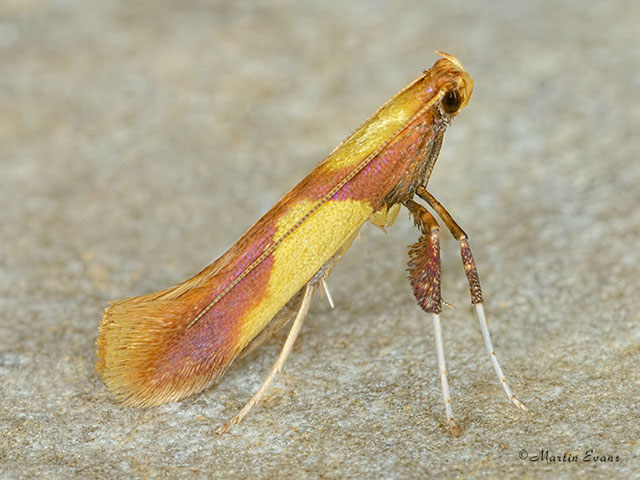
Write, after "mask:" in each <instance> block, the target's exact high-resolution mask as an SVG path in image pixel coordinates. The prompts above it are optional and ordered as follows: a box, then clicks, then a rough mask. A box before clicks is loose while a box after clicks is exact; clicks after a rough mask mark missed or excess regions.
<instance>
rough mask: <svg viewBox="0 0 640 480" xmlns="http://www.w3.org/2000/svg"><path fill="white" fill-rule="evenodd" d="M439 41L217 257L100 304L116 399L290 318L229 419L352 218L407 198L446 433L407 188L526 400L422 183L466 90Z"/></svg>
mask: <svg viewBox="0 0 640 480" xmlns="http://www.w3.org/2000/svg"><path fill="white" fill-rule="evenodd" d="M437 53H438V54H439V55H440V56H441V57H442V58H440V59H439V60H437V61H436V62H435V64H434V65H433V66H432V67H431V68H430V69H429V70H426V71H424V72H423V74H422V75H421V76H420V77H418V78H417V79H416V80H415V81H413V82H412V83H411V84H409V85H408V86H406V87H405V88H403V89H402V90H400V91H399V92H398V93H397V94H396V95H394V96H393V97H392V98H391V99H390V100H388V101H387V102H386V103H384V104H383V105H382V106H381V107H380V108H379V109H378V110H377V111H376V112H375V113H374V114H373V115H372V116H371V117H370V118H369V119H368V120H367V121H366V122H364V123H363V124H362V125H361V126H360V127H359V128H358V129H357V130H356V131H355V132H354V133H352V134H351V135H350V136H349V137H348V138H347V139H346V140H344V141H343V142H342V143H340V144H339V145H338V146H337V147H336V148H335V149H334V150H333V152H331V154H329V156H328V157H327V158H326V159H325V160H324V161H322V162H321V163H319V164H318V165H317V166H316V167H315V168H314V169H313V170H312V171H311V173H309V174H308V175H307V176H306V177H305V178H304V179H303V180H302V181H301V182H300V183H299V184H298V185H296V186H295V187H293V189H292V190H290V191H289V192H288V193H287V194H286V195H285V196H284V197H283V198H282V199H281V200H279V201H278V202H277V203H276V204H275V205H274V206H273V207H272V208H271V209H270V210H269V211H268V212H267V213H266V214H265V215H264V216H263V217H262V218H261V219H260V220H258V221H257V222H256V223H255V224H254V225H253V226H252V227H251V228H249V230H247V232H246V233H245V234H244V235H243V236H242V237H241V238H240V239H239V240H238V241H237V242H236V243H235V244H233V245H232V246H231V248H229V250H228V251H227V252H226V253H224V254H223V255H222V256H221V257H220V258H218V259H217V260H216V261H215V262H213V263H212V264H211V265H209V266H208V267H206V268H205V269H204V270H202V271H201V272H200V273H198V274H196V275H195V276H193V277H192V278H190V279H188V280H186V281H184V282H182V283H180V284H178V285H176V286H175V287H171V288H168V289H165V290H161V291H158V292H155V293H150V294H147V295H142V296H137V297H132V298H127V299H124V300H119V301H114V302H112V303H111V304H110V306H109V307H108V308H107V309H106V310H105V311H104V314H103V317H102V322H101V324H100V327H99V329H98V337H97V341H96V344H97V357H98V361H97V365H96V368H97V371H98V373H99V374H100V375H101V377H102V378H103V380H104V382H105V384H106V385H107V387H108V388H109V390H110V391H111V392H112V393H113V394H114V395H115V397H116V398H117V399H118V400H120V401H122V402H124V403H125V404H128V405H132V406H140V407H143V406H151V405H160V404H163V403H166V402H173V401H176V400H180V399H181V398H184V397H186V396H187V395H191V394H193V393H196V392H199V391H201V390H202V389H203V388H205V387H206V386H207V385H209V384H210V383H211V382H212V381H214V380H216V379H218V378H219V377H221V375H222V374H223V373H224V371H225V370H226V369H227V367H229V365H230V364H231V363H232V362H233V360H234V359H235V358H237V357H238V356H239V355H245V354H246V353H247V352H249V351H251V350H253V349H254V348H255V347H257V346H258V345H260V344H261V343H262V342H264V341H265V340H266V339H267V338H269V337H270V336H271V335H272V334H273V333H274V332H275V331H277V330H278V329H280V328H281V327H283V326H284V325H286V324H287V323H289V322H290V321H291V319H293V323H292V325H291V329H290V331H289V334H288V336H287V339H286V342H285V344H284V347H283V349H282V351H281V353H280V355H279V357H278V359H277V361H276V363H275V365H274V366H273V368H272V369H271V371H270V373H269V375H268V376H267V378H266V379H265V381H264V383H263V384H262V386H261V387H260V388H259V390H258V391H257V392H256V393H255V395H254V396H253V397H252V398H251V399H250V400H249V401H248V402H247V404H246V405H245V406H244V407H243V408H242V409H241V410H240V411H239V413H238V414H237V415H236V416H234V417H232V418H231V419H230V420H229V421H227V422H226V423H225V424H224V425H222V426H221V427H220V428H219V429H218V432H219V433H220V432H225V431H228V430H229V429H230V428H231V427H232V426H233V425H234V424H237V423H238V422H240V421H241V420H242V419H243V418H244V417H245V416H246V415H247V413H248V412H249V410H250V409H251V408H252V407H253V406H254V405H256V404H257V403H258V402H259V400H260V399H261V398H262V396H263V395H264V393H265V391H266V390H267V388H268V387H269V385H270V384H271V382H272V381H273V379H274V377H275V375H276V374H277V373H278V372H280V371H281V369H282V367H283V364H284V362H285V360H286V358H287V356H288V355H289V353H290V352H291V349H292V346H293V343H294V341H295V339H296V337H297V335H298V332H299V331H300V328H301V327H302V323H303V321H304V319H305V316H306V315H307V311H308V309H309V303H310V302H311V298H312V296H313V294H314V292H315V291H316V290H318V288H323V289H324V290H325V291H326V293H327V297H328V298H329V301H330V303H333V302H332V300H331V295H330V293H329V290H328V287H327V283H326V280H327V277H328V276H329V274H330V273H331V271H332V270H333V268H334V267H335V265H336V264H337V263H338V261H339V260H340V258H341V257H342V255H343V254H344V253H345V252H346V251H347V250H348V249H349V247H350V246H351V243H352V242H353V240H354V238H355V237H356V236H357V235H358V233H359V231H360V228H361V227H362V226H363V224H364V223H365V222H367V221H370V222H372V223H373V224H374V225H376V226H379V227H382V228H386V227H388V226H390V225H391V224H393V222H394V220H395V219H396V217H397V215H398V212H399V210H400V208H401V207H402V206H404V207H406V208H407V210H408V211H409V213H410V215H411V216H412V217H413V220H414V223H415V225H416V227H417V228H418V231H419V233H420V237H419V240H418V241H417V243H415V244H413V245H411V247H410V248H409V258H410V259H409V268H408V272H409V275H408V276H409V281H410V283H411V286H412V288H413V293H414V296H415V298H416V300H417V303H418V305H419V306H420V307H421V308H422V309H423V310H424V311H425V312H426V313H428V314H430V316H431V317H432V320H433V325H434V329H435V342H436V352H437V357H438V365H439V370H440V380H441V384H442V393H443V397H444V403H445V409H446V415H447V422H448V425H449V428H450V430H451V432H452V433H453V434H454V435H456V436H457V435H458V428H457V426H456V423H455V420H454V416H453V413H452V408H451V401H450V398H449V386H448V381H447V370H446V366H445V359H444V350H443V342H442V332H441V325H440V313H441V311H442V303H443V301H442V299H441V297H440V271H441V267H440V243H439V226H438V222H437V220H436V218H435V217H434V216H433V215H432V213H430V211H429V210H428V209H427V208H426V207H425V206H424V205H423V204H421V203H418V202H417V201H416V199H421V200H422V201H424V202H425V203H426V204H427V205H428V206H430V207H431V209H432V210H433V211H434V212H435V213H436V214H437V215H438V216H439V217H440V218H441V220H442V221H443V222H444V224H445V226H446V227H447V228H448V229H449V231H450V232H451V233H452V235H453V236H454V237H455V238H456V239H458V240H459V241H460V250H461V254H462V262H463V264H464V268H465V272H466V275H467V279H468V282H469V287H470V292H471V302H472V304H473V305H474V307H475V311H476V314H477V316H478V319H479V321H480V326H481V330H482V334H483V336H484V341H485V345H486V348H487V351H488V352H489V354H490V357H491V362H492V364H493V367H494V369H495V371H496V373H497V375H498V378H499V380H500V383H501V384H502V386H503V388H504V390H505V392H506V394H507V396H508V398H509V400H510V401H511V402H513V403H514V404H515V405H516V406H517V407H519V408H521V409H523V410H526V407H525V406H524V404H522V403H521V402H520V401H519V400H518V399H517V398H516V397H515V396H514V395H513V393H512V392H511V389H510V388H509V386H508V385H507V381H506V379H505V377H504V375H503V373H502V369H501V368H500V365H499V364H498V361H497V359H496V356H495V353H494V350H493V346H492V343H491V336H490V334H489V330H488V327H487V322H486V318H485V313H484V308H483V301H482V290H481V288H480V281H479V278H478V273H477V270H476V266H475V263H474V260H473V256H472V254H471V250H470V247H469V242H468V238H467V235H466V234H465V233H464V231H463V230H462V229H461V228H460V227H459V226H458V225H457V224H456V222H455V221H454V220H453V218H452V217H451V215H450V214H449V213H448V212H447V211H446V210H445V208H444V207H443V206H442V205H441V204H440V203H439V202H438V201H437V200H436V199H435V198H434V197H433V196H432V195H431V194H430V193H429V191H428V190H427V182H428V180H429V177H430V175H431V172H432V170H433V167H434V165H435V162H436V159H437V158H438V154H439V152H440V147H441V145H442V140H443V136H444V133H445V130H446V129H447V127H448V126H449V124H450V123H451V120H452V119H453V118H454V117H455V116H456V115H458V113H460V111H461V110H462V109H463V108H464V107H465V106H466V105H467V102H468V101H469V97H470V96H471V92H472V91H473V80H472V78H471V77H470V76H469V74H468V73H467V72H466V70H465V69H464V67H463V66H462V64H461V63H460V61H459V60H458V59H456V58H455V57H454V56H452V55H449V54H447V53H444V52H437Z"/></svg>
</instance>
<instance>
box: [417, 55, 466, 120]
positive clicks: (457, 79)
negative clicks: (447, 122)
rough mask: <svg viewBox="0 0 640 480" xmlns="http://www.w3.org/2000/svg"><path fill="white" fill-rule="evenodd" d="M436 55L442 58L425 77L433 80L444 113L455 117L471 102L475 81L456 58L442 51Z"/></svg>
mask: <svg viewBox="0 0 640 480" xmlns="http://www.w3.org/2000/svg"><path fill="white" fill-rule="evenodd" d="M436 53H437V54H438V55H440V56H441V57H442V58H441V59H440V60H438V61H437V62H436V63H435V64H434V65H433V67H431V68H430V69H429V70H427V71H426V72H425V75H428V76H429V77H431V79H432V82H433V88H434V90H435V91H436V92H437V95H438V96H439V102H440V108H441V109H442V111H443V112H445V113H447V114H448V115H450V116H451V117H454V116H456V115H457V114H458V113H459V112H460V110H462V109H463V108H464V107H465V106H466V105H467V103H468V102H469V97H470V96H471V92H473V79H472V78H471V77H470V76H469V74H468V73H467V71H466V70H465V69H464V67H463V66H462V63H461V62H460V60H458V59H457V58H456V57H454V56H453V55H449V54H448V53H444V52H440V51H438V52H436Z"/></svg>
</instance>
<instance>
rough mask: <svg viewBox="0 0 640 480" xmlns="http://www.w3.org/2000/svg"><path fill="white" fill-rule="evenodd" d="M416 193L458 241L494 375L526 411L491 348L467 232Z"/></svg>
mask: <svg viewBox="0 0 640 480" xmlns="http://www.w3.org/2000/svg"><path fill="white" fill-rule="evenodd" d="M416 193H417V194H418V196H419V197H420V198H422V199H423V200H424V201H425V202H427V203H428V204H429V206H431V208H433V209H434V210H435V211H436V213H437V214H438V216H440V218H441V219H442V221H443V222H444V223H445V225H446V226H447V228H448V229H449V231H450V232H451V235H453V236H454V238H456V239H457V240H459V241H460V253H461V256H462V264H463V266H464V271H465V273H466V275H467V280H468V282H469V292H470V295H471V303H472V304H473V306H474V308H475V311H476V315H477V316H478V320H479V322H480V330H481V331H482V336H483V338H484V344H485V347H486V349H487V352H488V353H489V356H490V357H491V363H492V365H493V369H494V370H495V372H496V375H498V380H500V383H501V384H502V387H503V388H504V391H505V393H506V394H507V397H509V400H510V401H511V402H513V404H514V405H515V406H517V407H518V408H520V409H522V410H525V411H526V410H527V407H526V406H525V405H524V404H523V403H522V402H521V401H520V400H518V399H517V398H516V396H515V395H514V394H513V392H512V391H511V388H509V385H508V383H507V379H506V377H505V376H504V373H502V368H501V367H500V364H499V363H498V359H497V358H496V353H495V350H494V348H493V343H492V341H491V334H490V333H489V326H488V325H487V318H486V316H485V312H484V306H483V302H482V288H481V286H480V277H479V276H478V270H477V269H476V264H475V262H474V260H473V255H472V254H471V248H470V247H469V240H468V237H467V234H466V233H464V230H462V228H460V226H459V225H458V224H457V223H456V222H455V220H454V219H453V218H452V217H451V215H450V214H449V212H447V210H446V209H445V208H444V207H443V206H442V204H441V203H440V202H438V200H436V198H435V197H434V196H433V195H431V194H430V193H429V192H428V191H427V189H426V188H424V187H418V189H417V191H416Z"/></svg>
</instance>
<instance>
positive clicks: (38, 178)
mask: <svg viewBox="0 0 640 480" xmlns="http://www.w3.org/2000/svg"><path fill="white" fill-rule="evenodd" d="M434 50H443V51H446V52H448V53H451V54H453V55H455V56H456V57H458V58H459V59H460V60H461V61H462V62H463V63H464V65H465V67H466V68H467V70H468V71H469V73H470V74H471V75H472V77H473V78H474V79H475V90H474V93H473V96H472V98H471V101H470V103H469V105H468V107H467V108H466V109H465V110H464V112H463V113H462V114H461V115H460V116H459V117H458V118H456V119H455V121H454V122H453V124H452V126H451V128H450V130H449V132H448V133H447V135H446V137H445V143H444V147H443V149H442V153H441V156H440V160H439V162H438V164H437V166H436V168H435V170H434V173H433V176H432V178H431V181H430V190H431V191H432V193H433V194H434V195H436V196H437V197H438V199H439V200H440V201H441V202H442V203H443V204H444V205H445V206H446V207H447V208H448V210H449V211H450V212H451V213H452V215H453V216H454V217H455V218H456V220H457V221H458V222H459V223H460V224H461V226H462V227H463V228H464V229H465V230H466V231H467V233H468V234H469V236H470V238H471V245H472V248H473V251H474V254H475V257H476V262H477V264H478V268H479V272H480V276H481V279H482V281H483V286H484V290H485V298H486V307H487V310H488V313H489V321H490V325H491V326H492V332H493V335H494V342H495V344H496V350H497V354H498V357H499V359H500V360H501V362H502V364H503V367H504V369H505V373H506V374H507V376H508V378H509V379H510V381H511V384H512V387H513V389H514V391H515V392H516V393H517V394H518V396H519V397H520V398H521V399H522V400H523V401H524V402H525V403H526V404H527V405H528V406H529V408H530V412H529V413H528V414H523V413H522V412H519V411H518V410H517V409H515V408H512V407H511V406H510V405H509V404H508V402H507V401H506V399H505V398H504V396H503V392H502V391H501V389H500V386H499V385H498V384H497V381H496V379H495V378H494V373H493V371H492V370H491V365H490V362H489V359H488V358H487V355H486V354H485V352H484V346H483V344H482V338H481V336H480V333H479V329H478V327H477V325H476V320H475V318H474V317H473V315H472V310H471V308H470V306H469V300H468V289H467V286H466V280H465V278H464V273H463V270H462V268H461V265H460V261H459V253H458V247H457V244H456V242H454V241H453V240H451V239H449V238H448V237H447V236H445V235H443V245H442V248H443V264H444V274H443V296H444V299H445V300H447V301H448V302H449V303H452V304H454V305H455V306H456V307H457V309H455V310H452V309H447V310H446V311H445V313H444V315H443V329H444V339H445V349H446V355H447V362H448V367H449V380H450V385H451V388H452V402H453V407H454V412H455V413H456V415H457V417H458V423H459V425H460V428H461V430H462V437H461V438H459V439H453V438H451V437H450V436H449V434H448V432H447V428H446V424H445V416H444V408H443V406H442V402H441V397H440V387H439V382H438V376H437V365H436V359H435V351H434V348H433V337H432V331H431V325H430V320H429V318H428V317H426V316H425V315H424V314H423V313H422V312H421V311H420V309H419V308H418V307H417V306H416V305H415V301H414V299H413V297H412V295H411V290H410V287H409V284H408V282H407V281H406V271H405V268H406V260H407V258H406V246H407V245H409V244H410V243H413V242H414V241H415V240H416V239H417V237H418V235H417V232H416V231H415V230H414V229H413V227H412V225H411V224H410V222H409V220H408V217H407V215H406V214H404V213H403V214H401V215H400V218H399V220H398V222H397V225H395V226H394V227H392V228H390V229H389V233H388V234H387V235H385V234H384V233H382V232H380V231H379V230H377V229H375V228H372V227H370V226H366V227H365V228H364V229H363V242H362V243H359V242H356V243H355V244H354V246H353V247H352V251H350V252H349V253H348V254H347V255H346V256H345V258H344V260H343V261H342V262H341V264H340V265H339V266H338V267H337V269H336V271H335V273H334V274H333V275H332V277H331V279H330V282H329V283H330V286H331V288H332V292H333V296H334V298H335V301H336V309H335V310H331V309H330V308H329V307H328V305H327V304H326V301H325V300H324V299H322V298H318V299H316V301H315V302H314V305H313V306H312V310H311V313H310V316H309V318H308V319H307V321H306V324H305V326H304V328H303V331H302V334H301V336H300V338H299V340H298V342H297V344H296V347H295V348H294V352H293V354H292V355H291V357H290V359H289V361H288V363H287V365H286V366H285V371H284V373H283V374H282V375H280V376H279V377H278V378H277V379H276V381H275V382H274V385H273V387H272V388H271V390H270V393H269V395H268V396H267V398H266V399H265V401H264V402H263V403H262V404H261V405H260V406H258V407H256V408H255V409H254V410H253V411H252V413H251V415H250V416H249V417H248V418H247V419H246V420H245V422H244V423H243V424H241V425H239V426H238V427H237V428H236V429H235V430H234V431H233V432H232V433H231V434H229V435H226V436H222V437H217V436H215V434H214V433H213V431H214V430H215V428H216V427H217V426H218V425H219V424H220V423H222V422H223V421H224V420H226V419H227V418H228V417H230V416H231V415H233V414H234V413H235V412H236V411H237V409H238V408H240V407H241V406H242V405H243V404H244V402H245V401H246V400H248V398H249V397H250V396H251V395H252V394H253V392H254V391H255V390H256V389H257V388H258V386H259V385H260V384H261V382H262V380H263V379H264V376H265V375H266V374H267V372H268V369H269V368H270V366H271V365H272V363H273V362H274V361H275V358H276V356H277V353H278V351H279V349H280V347H281V344H282V341H283V339H284V336H285V335H286V332H284V331H282V332H279V333H278V334H277V335H276V336H275V338H274V339H272V340H271V341H269V342H268V343H266V344H265V345H264V346H263V347H261V348H260V349H259V350H258V351H256V352H254V353H253V354H252V355H250V356H249V357H248V358H247V359H244V360H240V361H238V362H236V364H234V366H233V367H232V368H231V369H230V370H229V372H228V373H227V375H226V377H225V378H224V380H223V381H222V382H221V383H220V384H219V385H218V386H215V387H212V388H209V389H207V390H206V391H205V392H203V393H202V394H200V395H198V396H195V397H193V398H189V399H186V400H184V401H183V402H180V403H176V404H170V405H166V406H163V407H159V408H154V409H148V410H137V409H131V408H126V407H122V406H120V405H117V404H115V403H114V401H113V398H112V397H111V395H110V394H109V392H108V391H107V390H106V387H105V386H104V385H103V383H102V382H101V381H100V379H99V378H98V377H97V375H96V373H95V370H94V363H95V348H94V341H95V337H96V333H97V327H98V324H99V320H100V315H101V311H102V309H103V308H104V307H105V306H106V304H107V302H108V301H109V300H110V299H113V298H121V297H126V296H131V295H139V294H142V293H147V292H151V291H154V290H158V289H161V288H165V287H167V286H170V285H173V284H175V283H178V282H180V281H182V280H184V279H186V278H188V277H189V276H191V275H192V274H194V273H196V272H197V271H199V270H200V269H201V268H203V267H205V266H206V265H207V264H209V263H210V262H212V261H213V260H214V259H215V258H217V257H218V256H219V255H220V254H222V253H223V252H224V251H225V250H226V249H227V248H228V247H229V246H230V245H231V244H232V243H233V242H234V241H235V240H236V239H237V238H238V237H239V236H240V235H241V234H242V233H243V232H244V231H245V230H246V229H247V228H248V227H249V226H250V225H251V224H252V223H253V222H254V221H255V220H257V219H258V218H259V217H260V216H261V215H262V214H263V213H264V212H265V211H266V210H267V209H268V208H269V207H270V206H271V205H272V204H273V203H274V202H275V201H277V200H278V198H280V196H281V195H282V194H284V193H285V192H286V191H287V190H288V189H289V188H291V187H292V186H293V185H295V184H296V183H297V182H298V181H299V180H300V179H301V178H302V177H303V176H304V175H306V173H307V172H308V171H309V170H310V169H311V168H312V167H313V166H314V165H315V164H316V163H317V162H319V161H321V160H322V159H323V158H324V157H325V156H326V155H327V154H328V153H329V152H330V151H331V150H332V149H333V147H334V146H335V145H336V144H337V143H339V142H340V141H341V140H342V139H343V138H344V137H346V136H347V135H348V134H349V133H350V132H351V131H353V130H354V129H355V128H356V127H357V126H358V125H359V124H360V123H361V122H362V121H364V120H365V119H366V118H367V117H368V116H369V115H370V114H371V113H372V112H373V111H374V110H375V109H376V108H377V107H378V106H379V105H381V104H382V103H383V102H384V101H385V100H386V99H387V98H389V97H390V96H391V95H393V94H394V93H395V92H396V91H397V90H399V89H400V88H402V87H403V86H404V85H406V84H407V83H409V82H410V81H412V80H413V79H414V78H415V77H417V76H418V75H419V74H420V73H421V72H422V70H424V69H426V68H429V67H430V66H431V65H432V64H433V63H434V62H435V61H436V59H437V56H436V54H435V53H434ZM639 99H640V7H639V6H638V3H637V2H632V1H622V0H620V1H609V2H580V1H568V0H554V1H530V2H527V1H523V2H509V1H489V2H477V3H473V2H467V1H446V2H445V1H416V0H404V1H397V2H382V1H380V2H378V1H353V2H296V1H291V0H282V1H273V2H270V1H253V2H215V1H183V2H178V1H168V0H163V1H132V2H124V1H112V2H101V1H93V0H85V1H75V0H59V1H38V0H2V1H1V2H0V383H1V384H2V388H1V389H0V476H2V477H3V478H5V477H6V478H29V477H38V478H45V477H47V478H70V477H74V476H76V477H80V478H87V477H100V478H121V477H122V476H123V475H126V476H129V477H131V478H156V477H166V478H173V477H177V476H182V475H185V474H189V475H191V476H196V477H198V478H200V477H203V478H211V477H214V476H217V477H219V478H237V477H241V476H243V477H246V476H250V477H259V478H274V477H279V478H300V477H303V476H309V477H312V478H318V477H322V478H362V477H373V476H376V477H381V478H412V477H420V478H425V477H428V476H430V475H432V476H437V477H438V478H447V477H451V478H454V477H476V476H478V475H480V474H484V475H487V476H489V477H498V476H500V477H504V476H507V477H518V478H534V477H535V478H540V477H541V476H549V477H550V478H575V475H578V473H579V474H580V475H583V477H584V478H587V476H588V477H589V478H605V477H606V478H612V477H613V478H631V476H632V475H633V472H637V469H638V466H639V465H638V458H639V454H640V448H639V447H638V443H637V439H638V437H639V433H640V431H639V427H638V425H639V422H638V420H639V418H638V413H637V412H638V392H639V390H640V388H639V387H640V375H639V374H638V368H637V367H638V359H639V354H640V322H639V320H640V317H639V314H638V311H639V307H640V301H639V300H638V295H637V290H638V286H639V282H638V273H637V270H638V267H637V266H638V264H639V262H640V253H639V249H638V233H640V208H638V207H639V205H640V188H639V185H640V165H639V162H638V158H639V154H640V140H639V139H638V134H637V132H638V128H639V127H640V108H639V106H638V101H639ZM544 449H546V450H547V451H548V452H549V456H553V455H559V456H562V454H564V453H570V454H575V455H577V456H578V457H579V458H580V461H578V462H575V463H574V464H572V465H568V466H567V465H558V464H554V463H550V462H546V461H532V460H531V458H532V456H535V455H536V454H539V452H540V451H541V450H544ZM589 449H592V450H594V454H595V455H611V456H616V455H617V456H618V457H619V460H618V461H612V462H604V463H598V464H595V465H594V464H593V463H589V462H585V461H583V456H584V453H585V452H586V451H587V450H589ZM523 450H524V451H525V454H522V451H523Z"/></svg>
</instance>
